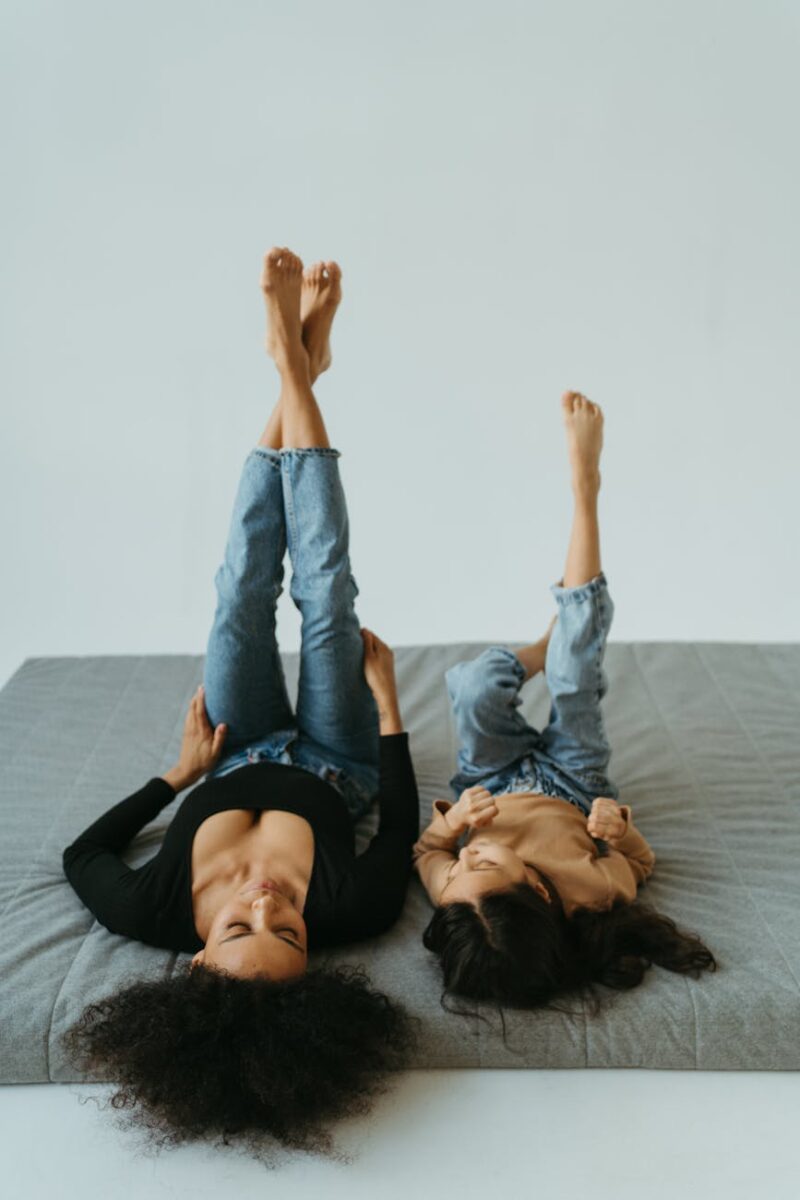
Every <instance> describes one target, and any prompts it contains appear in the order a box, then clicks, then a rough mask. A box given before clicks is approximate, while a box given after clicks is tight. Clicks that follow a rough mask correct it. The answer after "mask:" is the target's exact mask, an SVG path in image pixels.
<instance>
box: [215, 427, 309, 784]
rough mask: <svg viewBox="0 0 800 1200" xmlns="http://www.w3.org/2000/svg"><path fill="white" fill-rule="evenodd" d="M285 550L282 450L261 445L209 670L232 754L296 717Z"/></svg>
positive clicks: (241, 509)
mask: <svg viewBox="0 0 800 1200" xmlns="http://www.w3.org/2000/svg"><path fill="white" fill-rule="evenodd" d="M285 552H286V525H285V520H284V511H283V488H282V483H281V468H280V455H279V454H278V453H277V451H274V450H270V449H267V448H265V447H257V448H256V449H254V450H252V451H251V452H250V454H249V455H248V456H247V459H246V460H245V464H244V468H243V471H242V475H241V479H240V481H239V488H238V491H237V494H236V499H235V502H234V507H233V515H232V518H231V523H230V531H229V534H228V541H227V545H226V547H225V556H224V559H223V562H222V565H221V566H220V567H219V569H218V571H217V573H216V575H215V577H214V582H215V585H216V589H217V607H216V612H215V614H214V620H213V623H212V627H211V632H210V634H209V638H208V645H207V648H206V658H205V667H204V672H203V681H204V684H205V692H206V694H205V701H206V708H207V710H208V716H209V720H210V721H211V722H212V724H214V725H217V724H218V723H219V722H220V721H225V722H226V723H227V725H228V733H227V736H226V738H225V746H224V749H223V756H225V757H227V755H228V754H229V753H231V752H232V751H234V750H237V749H241V748H242V747H244V746H247V745H248V744H249V743H250V742H252V741H255V740H256V739H258V738H261V737H263V736H264V735H265V734H267V733H272V732H274V731H278V730H281V729H287V728H290V727H292V726H293V725H294V715H293V713H292V710H291V706H290V704H289V698H288V695H287V691H286V681H285V678H284V674H283V666H282V663H281V658H280V653H279V650H278V643H277V639H276V635H275V608H276V605H277V602H278V597H279V596H280V594H281V591H282V590H283V588H282V581H283V558H284V554H285ZM218 765H219V764H218Z"/></svg>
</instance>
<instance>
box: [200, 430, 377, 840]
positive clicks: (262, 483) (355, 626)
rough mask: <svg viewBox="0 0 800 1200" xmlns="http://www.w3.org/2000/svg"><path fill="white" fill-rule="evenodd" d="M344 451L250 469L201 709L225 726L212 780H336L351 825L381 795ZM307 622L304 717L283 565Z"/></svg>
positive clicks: (255, 455) (234, 523)
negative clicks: (283, 619)
mask: <svg viewBox="0 0 800 1200" xmlns="http://www.w3.org/2000/svg"><path fill="white" fill-rule="evenodd" d="M339 457H340V452H339V451H338V450H333V449H331V448H328V447H316V448H311V449H286V450H272V449H270V448H268V447H266V446H256V447H254V448H253V450H251V451H250V453H249V454H248V456H247V458H246V459H245V462H244V467H243V470H242V475H241V479H240V481H239V487H238V491H237V493H236V498H235V501H234V506H233V516H232V518H231V523H230V530H229V533H228V540H227V545H226V548H225V555H224V559H223V562H222V564H221V565H220V567H219V569H218V570H217V573H216V575H215V577H214V583H215V586H216V591H217V607H216V612H215V615H214V621H213V624H212V628H211V633H210V635H209V639H208V646H207V650H206V659H205V670H204V684H205V703H206V709H207V711H208V716H209V720H210V721H211V723H212V725H217V724H218V723H219V722H221V721H224V722H226V724H227V726H228V731H227V734H226V737H225V742H224V745H223V749H222V754H221V755H220V758H219V759H218V761H217V763H216V764H215V766H214V768H213V769H212V770H211V771H209V772H208V778H214V777H215V776H219V775H225V774H227V773H228V772H229V771H233V770H236V768H237V767H241V766H244V765H245V764H246V763H248V762H258V761H259V760H262V759H265V760H268V761H272V762H282V763H287V764H293V765H295V766H299V767H302V768H304V769H305V770H308V771H312V772H313V773H314V774H316V775H319V776H320V777H321V778H323V779H326V780H327V781H328V782H330V783H331V784H332V785H333V786H334V787H336V789H337V790H338V791H339V792H340V794H341V795H342V796H343V798H344V800H345V802H346V804H347V806H348V809H349V811H350V814H351V816H352V817H353V819H354V820H355V819H357V818H358V817H359V816H360V815H361V814H362V813H363V812H365V811H366V809H367V808H368V807H369V804H370V802H371V800H372V799H373V798H374V796H375V794H376V792H377V788H378V746H379V742H378V732H379V723H378V710H377V706H376V704H375V700H374V699H373V696H372V693H371V691H370V689H369V687H368V685H367V682H366V679H365V678H364V669H363V658H364V645H363V642H362V639H361V632H360V625H359V621H358V618H357V616H356V613H355V607H354V601H355V598H356V596H357V595H358V587H357V585H356V582H355V579H354V578H353V575H352V573H351V568H350V558H349V549H348V542H349V524H348V517H347V506H346V503H345V496H344V490H343V488H342V483H341V479H340V476H339V464H338V459H339ZM287 546H288V550H289V557H290V560H291V564H292V582H291V586H290V595H291V597H292V600H293V601H294V603H295V604H296V605H297V607H298V609H299V610H300V613H301V616H302V646H301V650H300V671H299V679H298V694H297V706H296V712H293V711H292V708H291V705H290V703H289V697H288V694H287V690H286V679H285V676H284V672H283V664H282V662H281V657H280V652H279V650H278V643H277V639H276V635H275V616H276V605H277V602H278V597H279V596H280V594H281V592H282V591H283V575H284V568H283V559H284V554H285V552H286V549H287Z"/></svg>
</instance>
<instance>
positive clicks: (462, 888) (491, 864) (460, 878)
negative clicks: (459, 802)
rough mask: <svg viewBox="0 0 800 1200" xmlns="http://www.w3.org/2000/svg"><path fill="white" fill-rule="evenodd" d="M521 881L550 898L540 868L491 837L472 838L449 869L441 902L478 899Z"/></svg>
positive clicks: (473, 901) (469, 901)
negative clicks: (531, 865) (525, 860)
mask: <svg viewBox="0 0 800 1200" xmlns="http://www.w3.org/2000/svg"><path fill="white" fill-rule="evenodd" d="M518 883H527V884H530V886H531V887H533V888H535V889H536V891H537V892H539V893H540V895H542V896H544V898H545V899H547V900H549V898H550V897H549V895H548V892H547V888H546V887H545V886H544V884H543V883H542V881H541V879H540V877H539V874H538V872H537V871H536V868H535V867H530V866H528V864H527V863H526V862H524V861H523V859H521V858H520V856H519V855H518V854H517V853H516V852H515V851H514V850H511V849H510V847H508V846H503V845H500V843H499V842H493V841H492V840H491V839H490V838H484V837H478V838H471V839H470V841H469V843H468V844H467V845H466V846H464V848H463V850H461V851H460V852H459V855H458V858H457V859H456V860H455V862H454V863H453V865H452V867H451V868H450V870H449V872H448V876H447V879H446V881H445V886H444V888H443V889H442V891H441V893H440V895H439V903H440V904H452V903H454V902H455V901H456V900H466V901H467V902H468V903H475V901H476V900H477V899H478V898H479V897H480V896H483V895H485V894H486V893H487V892H503V891H508V890H509V889H510V888H512V887H514V886H515V885H516V884H518Z"/></svg>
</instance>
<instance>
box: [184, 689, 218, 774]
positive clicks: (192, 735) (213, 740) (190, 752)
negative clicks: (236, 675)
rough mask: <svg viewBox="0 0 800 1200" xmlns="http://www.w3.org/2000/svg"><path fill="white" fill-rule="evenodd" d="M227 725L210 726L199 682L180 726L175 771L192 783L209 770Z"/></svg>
mask: <svg viewBox="0 0 800 1200" xmlns="http://www.w3.org/2000/svg"><path fill="white" fill-rule="evenodd" d="M227 732H228V726H227V725H225V724H221V725H218V726H217V728H216V729H214V728H213V727H212V725H211V722H210V721H209V719H208V714H207V713H206V706H205V689H204V687H203V685H202V684H200V687H199V688H198V689H197V691H196V692H195V694H194V695H193V696H192V699H191V700H190V702H189V711H188V713H187V714H186V721H185V723H184V726H183V744H182V746H181V753H180V758H179V759H178V765H177V767H176V768H175V769H176V772H177V774H178V775H179V776H180V777H181V778H183V779H186V780H187V781H188V782H189V783H194V782H195V780H197V779H199V778H200V776H201V775H205V773H206V771H210V770H211V768H212V767H213V765H214V763H215V762H216V761H217V759H218V758H219V756H220V752H221V750H222V743H223V742H224V740H225V734H226V733H227Z"/></svg>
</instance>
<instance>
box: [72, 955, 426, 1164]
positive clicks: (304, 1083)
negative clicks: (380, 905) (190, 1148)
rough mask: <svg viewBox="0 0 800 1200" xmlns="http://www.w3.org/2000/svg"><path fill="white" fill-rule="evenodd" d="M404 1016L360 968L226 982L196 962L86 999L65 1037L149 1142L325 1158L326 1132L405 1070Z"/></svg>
mask: <svg viewBox="0 0 800 1200" xmlns="http://www.w3.org/2000/svg"><path fill="white" fill-rule="evenodd" d="M413 1038H414V1035H413V1028H412V1021H411V1018H410V1017H409V1016H408V1015H407V1014H406V1012H405V1010H404V1009H403V1008H402V1007H401V1006H399V1005H398V1004H396V1003H394V1002H393V1001H391V1000H390V999H389V997H388V996H386V995H384V994H383V993H381V992H379V991H376V990H375V989H374V988H373V987H372V986H371V984H370V982H369V980H368V978H367V976H366V974H365V973H364V971H363V969H362V968H358V967H349V966H337V967H330V968H329V967H322V966H321V967H318V968H315V969H312V970H310V971H308V972H307V973H306V974H305V975H303V976H302V977H301V978H299V979H293V980H289V981H285V982H274V981H271V980H268V979H263V978H262V979H259V978H255V979H239V978H235V977H234V976H231V975H228V974H226V973H225V972H221V971H218V970H216V969H214V970H212V969H210V968H206V967H204V966H201V965H199V966H196V967H194V969H191V970H188V969H187V970H186V972H180V973H179V974H177V975H174V976H173V977H172V978H170V979H162V980H157V981H155V982H146V981H139V982H136V983H133V984H132V985H130V986H128V987H125V988H124V989H123V990H121V991H119V992H117V993H115V994H113V995H111V996H108V997H106V998H105V999H103V1000H100V1001H98V1002H97V1003H95V1004H90V1005H89V1006H88V1008H86V1009H85V1010H84V1012H83V1014H82V1016H81V1017H80V1018H79V1020H78V1021H77V1022H76V1023H75V1025H73V1026H72V1028H71V1029H69V1030H68V1031H67V1033H66V1034H65V1035H64V1042H65V1049H66V1051H67V1053H68V1055H69V1056H70V1058H72V1059H73V1060H75V1061H76V1062H77V1063H78V1064H79V1065H80V1066H81V1067H82V1068H83V1069H84V1070H85V1071H89V1072H91V1073H92V1075H93V1076H95V1077H99V1078H101V1079H105V1080H110V1081H112V1082H113V1083H115V1084H116V1085H117V1091H116V1092H115V1093H114V1094H113V1095H112V1096H111V1098H110V1104H111V1107H112V1108H114V1109H117V1110H125V1111H124V1116H125V1117H127V1118H128V1124H133V1125H136V1126H138V1127H140V1128H143V1129H144V1130H145V1132H146V1133H147V1135H149V1139H150V1142H151V1144H152V1145H154V1146H156V1147H158V1148H160V1147H163V1146H174V1145H178V1144H180V1143H183V1142H189V1141H196V1140H198V1139H204V1138H210V1139H212V1140H213V1141H215V1142H216V1143H217V1144H223V1145H226V1146H227V1145H231V1144H233V1145H235V1146H237V1147H238V1148H240V1149H244V1150H246V1151H247V1152H249V1153H250V1154H252V1155H254V1156H255V1157H256V1158H259V1159H261V1160H262V1161H263V1160H268V1159H269V1158H270V1157H272V1156H273V1155H274V1153H275V1151H276V1150H279V1149H281V1148H284V1147H285V1148H287V1149H302V1150H307V1151H313V1152H317V1153H324V1154H331V1153H335V1150H334V1146H333V1139H332V1137H331V1133H330V1130H329V1129H328V1128H327V1126H328V1125H329V1124H330V1123H331V1122H333V1121H335V1120H338V1119H339V1118H342V1117H345V1116H353V1115H359V1114H363V1113H365V1112H367V1111H368V1110H369V1108H370V1104H371V1101H372V1098H373V1097H374V1096H376V1095H378V1094H379V1093H381V1092H383V1091H385V1090H386V1077H387V1076H388V1074H389V1072H391V1071H394V1070H398V1069H400V1068H402V1067H403V1066H404V1065H405V1062H406V1057H407V1052H408V1050H409V1049H410V1047H411V1045H412V1043H413Z"/></svg>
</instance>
